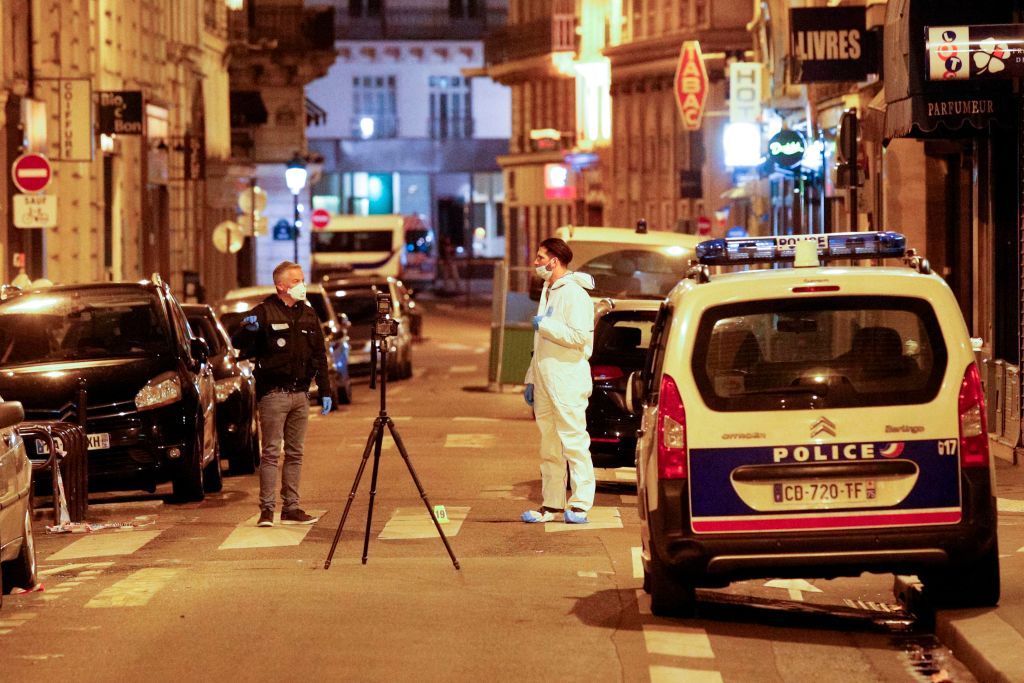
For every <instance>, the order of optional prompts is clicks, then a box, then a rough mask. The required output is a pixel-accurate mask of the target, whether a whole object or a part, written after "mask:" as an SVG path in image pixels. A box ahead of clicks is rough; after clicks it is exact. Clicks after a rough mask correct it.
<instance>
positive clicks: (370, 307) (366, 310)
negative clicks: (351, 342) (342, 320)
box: [331, 287, 377, 325]
mask: <svg viewBox="0 0 1024 683" xmlns="http://www.w3.org/2000/svg"><path fill="white" fill-rule="evenodd" d="M331 304H332V305H333V306H334V312H335V314H336V315H338V316H340V315H341V314H342V313H344V314H346V315H347V316H348V319H349V322H351V323H352V324H353V325H362V324H371V323H373V321H374V319H375V318H376V317H377V303H376V299H375V297H374V293H373V290H372V289H371V288H369V287H353V288H345V289H336V290H334V291H333V292H331Z"/></svg>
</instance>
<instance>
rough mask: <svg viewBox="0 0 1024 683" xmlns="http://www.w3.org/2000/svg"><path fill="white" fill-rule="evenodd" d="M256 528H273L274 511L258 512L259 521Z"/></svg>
mask: <svg viewBox="0 0 1024 683" xmlns="http://www.w3.org/2000/svg"><path fill="white" fill-rule="evenodd" d="M256 526H274V511H273V510H260V521H258V522H256Z"/></svg>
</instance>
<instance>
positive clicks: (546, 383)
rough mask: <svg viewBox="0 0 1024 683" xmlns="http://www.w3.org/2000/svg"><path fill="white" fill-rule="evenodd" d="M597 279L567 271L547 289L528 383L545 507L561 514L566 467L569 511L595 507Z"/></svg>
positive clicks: (564, 505)
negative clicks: (590, 422)
mask: <svg viewBox="0 0 1024 683" xmlns="http://www.w3.org/2000/svg"><path fill="white" fill-rule="evenodd" d="M593 288H594V278H592V277H591V276H590V275H587V274H586V273H575V272H571V271H570V272H568V273H566V274H565V275H563V276H562V277H560V278H558V280H556V281H555V283H554V284H553V285H550V286H548V285H545V286H544V289H543V291H542V292H541V295H540V305H539V306H538V307H537V315H541V316H544V318H543V319H542V320H541V321H540V324H539V326H538V328H537V332H536V334H534V337H533V360H532V361H531V362H530V368H529V370H527V371H526V384H533V412H534V415H535V416H536V419H537V427H538V428H539V429H540V475H541V492H542V495H543V497H544V503H543V505H544V507H546V508H552V509H555V510H562V509H565V507H566V500H565V463H566V462H568V463H569V470H570V471H571V473H572V478H571V480H572V496H571V497H570V498H569V507H571V508H575V509H577V510H582V511H587V510H589V509H590V508H591V507H592V506H593V505H594V489H595V481H594V464H593V462H592V461H591V459H590V435H589V434H587V418H586V412H587V402H588V400H589V398H590V393H591V391H592V390H593V387H594V383H593V380H592V379H591V376H590V363H588V362H587V361H588V360H589V359H590V354H591V352H593V350H594V304H593V302H592V301H591V300H590V295H588V294H587V292H586V290H588V289H593Z"/></svg>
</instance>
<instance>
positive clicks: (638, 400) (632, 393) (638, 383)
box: [626, 371, 644, 415]
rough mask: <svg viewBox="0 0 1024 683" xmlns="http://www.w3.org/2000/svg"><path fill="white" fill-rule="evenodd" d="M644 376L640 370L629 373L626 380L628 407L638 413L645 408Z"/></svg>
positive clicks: (630, 410) (632, 411)
mask: <svg viewBox="0 0 1024 683" xmlns="http://www.w3.org/2000/svg"><path fill="white" fill-rule="evenodd" d="M643 396H644V378H643V375H642V374H640V372H638V371H633V372H631V373H629V379H628V380H627V381H626V408H627V409H628V410H629V412H631V413H633V414H634V415H636V414H637V413H639V412H640V411H642V410H643Z"/></svg>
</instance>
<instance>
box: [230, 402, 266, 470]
mask: <svg viewBox="0 0 1024 683" xmlns="http://www.w3.org/2000/svg"><path fill="white" fill-rule="evenodd" d="M249 422H250V424H249V433H248V438H246V440H245V444H244V446H242V448H241V449H239V452H238V453H237V454H232V455H231V457H230V458H228V466H229V467H230V468H231V473H232V474H252V473H253V472H255V471H256V468H257V467H258V466H259V464H260V433H259V429H260V426H259V420H257V419H256V414H255V413H254V414H253V415H252V417H251V418H250V419H249Z"/></svg>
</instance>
